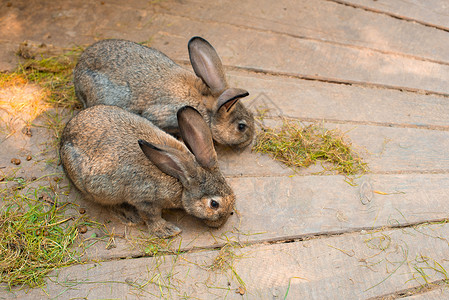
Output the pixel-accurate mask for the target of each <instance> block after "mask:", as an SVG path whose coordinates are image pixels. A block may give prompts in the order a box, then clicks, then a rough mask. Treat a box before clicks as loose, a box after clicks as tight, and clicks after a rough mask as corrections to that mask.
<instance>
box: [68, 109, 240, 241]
mask: <svg viewBox="0 0 449 300" xmlns="http://www.w3.org/2000/svg"><path fill="white" fill-rule="evenodd" d="M179 114H180V118H181V121H180V126H181V129H183V130H181V135H182V137H183V139H184V140H185V141H186V144H187V145H188V146H189V148H191V149H192V151H189V149H188V148H187V147H186V145H184V144H183V143H181V142H179V141H178V140H176V139H175V138H173V137H172V136H170V135H169V134H167V133H165V132H163V131H162V130H161V129H159V128H158V127H156V126H155V125H154V124H152V123H151V122H150V121H148V120H146V119H144V118H142V117H140V116H138V115H136V114H133V113H130V112H128V111H126V110H123V109H121V108H119V107H115V106H105V105H98V106H94V107H91V108H88V109H85V110H83V111H81V112H80V113H78V114H77V115H76V116H75V117H73V118H72V119H71V120H70V121H69V122H68V124H67V125H66V127H65V129H64V131H63V133H62V137H61V144H60V156H61V161H62V165H63V167H64V170H65V172H66V174H67V175H68V177H69V178H70V179H71V181H72V182H73V184H74V185H75V186H76V187H77V188H78V190H79V191H80V192H81V193H82V194H83V195H84V197H86V198H87V199H89V200H92V201H95V202H97V203H100V204H103V205H108V206H110V207H111V208H113V209H114V210H116V211H121V212H122V213H123V215H124V216H125V217H126V218H127V220H129V221H131V222H138V221H140V220H143V221H145V222H146V223H147V225H148V228H149V230H150V232H152V233H154V234H156V235H157V236H160V237H168V236H173V235H176V234H179V233H180V232H181V230H180V229H179V228H178V227H176V226H175V225H173V224H171V223H169V222H167V221H166V220H164V219H163V218H162V217H161V211H162V210H163V209H170V208H182V209H185V210H186V212H187V213H189V214H191V215H193V216H195V217H198V218H200V219H203V220H204V221H205V223H206V224H207V225H209V226H211V227H219V226H221V225H222V224H223V223H224V222H225V221H226V220H227V218H228V216H229V215H230V214H231V211H232V209H233V206H234V202H235V196H234V194H233V192H232V190H231V188H230V187H229V185H228V184H227V183H226V181H225V178H224V177H223V175H222V174H221V172H220V170H219V169H218V162H217V157H216V153H215V150H214V147H213V141H212V136H211V134H210V130H209V128H208V126H207V124H206V123H205V122H204V120H203V118H202V117H201V115H200V114H199V113H198V112H197V111H196V110H194V109H193V108H190V107H189V108H184V109H183V110H182V112H181V111H180V113H179ZM139 140H143V141H145V142H143V141H141V142H140V143H141V144H142V145H141V146H140V147H139V142H138V141H139ZM148 145H150V146H148ZM192 152H193V153H194V154H192ZM168 174H170V175H168ZM176 177H177V178H176ZM211 199H213V200H214V201H216V203H218V204H219V207H218V208H213V207H211V203H212V202H211Z"/></svg>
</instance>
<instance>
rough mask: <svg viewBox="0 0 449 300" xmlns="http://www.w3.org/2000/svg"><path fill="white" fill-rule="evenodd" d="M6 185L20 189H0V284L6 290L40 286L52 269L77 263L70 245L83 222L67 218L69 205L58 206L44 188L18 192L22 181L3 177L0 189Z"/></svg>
mask: <svg viewBox="0 0 449 300" xmlns="http://www.w3.org/2000/svg"><path fill="white" fill-rule="evenodd" d="M9 183H16V184H18V185H20V188H8V187H6V188H3V189H1V190H0V196H1V200H2V207H1V209H0V282H2V283H6V284H7V285H8V287H9V288H11V287H13V286H24V285H28V286H29V287H35V286H41V285H43V284H44V278H45V276H46V275H47V274H48V273H49V272H51V271H52V270H54V269H56V268H60V267H64V266H68V265H71V264H74V263H77V262H78V258H79V257H80V253H78V252H77V250H75V249H76V248H73V247H71V246H72V245H73V244H74V242H75V240H76V239H77V237H78V227H79V226H81V224H83V222H84V221H83V220H82V219H81V217H79V216H76V215H75V216H73V215H72V216H67V213H66V212H67V210H68V209H69V208H70V207H71V206H72V204H71V203H59V200H58V196H57V194H53V193H52V192H51V191H50V190H49V189H47V188H46V187H42V186H40V187H38V188H28V190H27V191H26V192H24V193H22V191H23V190H25V188H26V186H27V183H26V182H25V181H24V179H23V178H15V177H8V176H7V177H5V178H4V180H3V182H2V186H4V185H5V184H9ZM52 194H53V195H52ZM49 195H52V196H49ZM44 198H45V200H46V201H44Z"/></svg>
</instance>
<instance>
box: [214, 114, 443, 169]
mask: <svg viewBox="0 0 449 300" xmlns="http://www.w3.org/2000/svg"><path fill="white" fill-rule="evenodd" d="M265 124H266V125H268V126H270V127H276V126H280V124H281V122H280V121H276V122H269V121H268V120H265ZM323 126H324V127H325V128H329V129H333V128H338V129H339V130H340V131H342V132H345V134H346V136H347V137H348V138H349V140H350V141H351V142H352V145H353V148H354V150H355V151H356V152H358V153H360V154H361V156H362V157H363V158H364V159H365V161H366V162H367V163H368V167H369V168H370V170H371V172H374V173H407V172H418V173H419V172H440V173H441V172H448V170H449V131H439V130H427V129H414V128H395V127H389V126H385V127H383V126H372V125H361V124H350V125H348V124H332V123H324V124H323ZM218 155H219V157H220V161H219V162H220V167H221V169H222V171H223V173H224V174H226V175H227V176H256V177H257V176H285V175H293V174H294V171H293V170H290V169H288V168H286V167H285V166H284V165H283V164H281V163H279V162H276V161H273V160H272V159H271V158H270V157H268V156H267V155H262V154H258V153H254V152H251V150H250V149H249V148H248V149H245V150H244V151H242V152H235V151H233V150H231V149H222V148H220V149H219V151H218ZM319 170H321V169H315V168H313V169H310V170H309V169H299V170H298V172H299V174H303V175H304V174H311V173H314V172H317V171H319Z"/></svg>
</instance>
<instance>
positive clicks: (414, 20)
mask: <svg viewBox="0 0 449 300" xmlns="http://www.w3.org/2000/svg"><path fill="white" fill-rule="evenodd" d="M326 1H329V2H334V3H337V4H341V5H345V6H349V7H353V8H357V9H363V10H365V11H368V12H373V13H377V14H383V15H386V16H389V17H392V18H395V19H399V20H403V21H407V22H415V23H418V24H421V25H423V26H427V27H431V28H435V29H438V30H443V31H446V32H449V28H446V27H444V26H439V25H435V24H431V23H427V22H424V21H420V20H417V19H414V18H410V17H406V16H403V15H398V14H394V13H391V12H386V11H382V10H380V9H375V8H371V7H368V6H364V5H360V4H354V3H350V2H347V1H344V0H326Z"/></svg>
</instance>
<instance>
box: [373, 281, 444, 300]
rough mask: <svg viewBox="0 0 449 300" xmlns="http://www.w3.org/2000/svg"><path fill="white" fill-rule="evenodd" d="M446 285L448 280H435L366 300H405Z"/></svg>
mask: <svg viewBox="0 0 449 300" xmlns="http://www.w3.org/2000/svg"><path fill="white" fill-rule="evenodd" d="M447 284H449V280H448V279H440V280H436V281H431V282H429V283H427V284H425V285H422V286H416V287H412V288H409V289H404V290H400V291H396V292H393V293H389V294H384V295H382V296H376V297H371V298H368V299H367V300H383V299H389V300H393V299H400V298H405V297H409V296H414V295H421V294H425V293H428V292H431V291H434V290H437V289H439V288H441V287H443V286H445V285H447Z"/></svg>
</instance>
